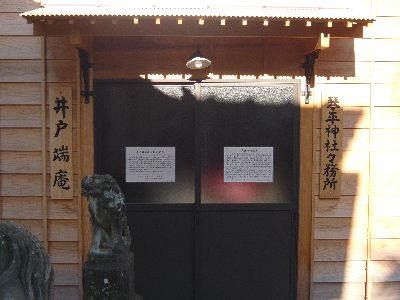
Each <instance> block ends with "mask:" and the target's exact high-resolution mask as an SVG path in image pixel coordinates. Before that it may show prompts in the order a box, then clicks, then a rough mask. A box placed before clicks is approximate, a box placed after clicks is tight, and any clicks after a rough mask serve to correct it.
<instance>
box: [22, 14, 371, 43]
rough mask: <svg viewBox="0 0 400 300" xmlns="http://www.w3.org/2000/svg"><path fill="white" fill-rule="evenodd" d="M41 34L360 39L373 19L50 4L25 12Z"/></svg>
mask: <svg viewBox="0 0 400 300" xmlns="http://www.w3.org/2000/svg"><path fill="white" fill-rule="evenodd" d="M21 16H23V17H24V18H26V19H27V20H28V22H31V23H34V24H35V30H36V33H37V34H65V33H68V32H71V31H76V30H79V32H80V34H81V35H83V36H115V35H119V36H170V35H173V36H206V37H207V36H270V37H276V36H286V37H316V36H319V34H320V33H324V34H330V36H331V37H360V36H361V35H362V27H363V26H365V25H367V24H368V23H371V22H372V21H373V18H372V17H371V16H370V15H368V14H367V13H362V12H355V11H353V10H351V9H344V8H316V7H309V8H279V7H267V6H263V7H247V6H241V7H232V6H225V7H222V6H220V7H209V6H208V7H202V8H193V7H191V8H168V7H143V8H140V7H117V6H46V7H41V8H38V9H35V10H31V11H28V12H25V13H22V14H21Z"/></svg>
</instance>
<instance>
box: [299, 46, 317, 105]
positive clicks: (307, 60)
mask: <svg viewBox="0 0 400 300" xmlns="http://www.w3.org/2000/svg"><path fill="white" fill-rule="evenodd" d="M320 51H321V50H319V49H316V50H314V51H312V52H310V53H308V54H306V55H305V57H304V63H303V64H302V68H303V69H304V75H305V77H306V104H308V103H309V99H310V96H311V95H312V92H311V88H313V87H314V85H315V76H314V75H315V74H314V65H315V60H316V59H317V58H318V55H319V52H320Z"/></svg>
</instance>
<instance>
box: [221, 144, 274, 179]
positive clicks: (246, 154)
mask: <svg viewBox="0 0 400 300" xmlns="http://www.w3.org/2000/svg"><path fill="white" fill-rule="evenodd" d="M273 169H274V155H273V147H224V182H273Z"/></svg>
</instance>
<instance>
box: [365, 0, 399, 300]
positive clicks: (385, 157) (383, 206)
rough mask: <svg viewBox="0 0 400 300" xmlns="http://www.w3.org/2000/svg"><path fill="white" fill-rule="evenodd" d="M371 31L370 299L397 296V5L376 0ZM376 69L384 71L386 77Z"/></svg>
mask: <svg viewBox="0 0 400 300" xmlns="http://www.w3.org/2000/svg"><path fill="white" fill-rule="evenodd" d="M376 15H377V22H376V24H375V26H374V27H373V28H371V32H370V34H371V38H372V41H373V46H372V48H373V50H372V57H373V64H372V68H371V69H372V70H373V74H372V75H373V78H372V81H373V85H372V89H371V92H372V95H371V96H372V97H371V135H370V138H371V181H370V193H371V201H370V211H371V213H370V238H371V245H370V247H371V251H370V265H369V270H370V271H369V277H370V282H371V287H370V296H372V299H398V298H399V295H400V205H399V198H400V185H399V184H398V178H399V177H400V168H399V166H400V163H399V157H400V145H399V141H400V34H399V30H398V28H399V27H400V3H399V1H396V0H379V1H377V6H376ZM381 65H384V66H385V70H386V71H385V73H384V74H382V73H380V72H379V71H380V70H382V67H381Z"/></svg>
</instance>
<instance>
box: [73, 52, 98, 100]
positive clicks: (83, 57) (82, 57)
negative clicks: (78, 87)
mask: <svg viewBox="0 0 400 300" xmlns="http://www.w3.org/2000/svg"><path fill="white" fill-rule="evenodd" d="M77 49H78V52H79V61H80V67H81V71H82V76H83V86H84V90H83V91H81V96H83V97H85V104H89V98H90V97H91V96H94V92H93V91H90V87H89V80H90V78H89V77H90V76H89V72H90V69H91V68H93V65H92V64H91V63H90V61H89V54H88V53H87V52H86V51H85V50H83V49H82V48H77Z"/></svg>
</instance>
